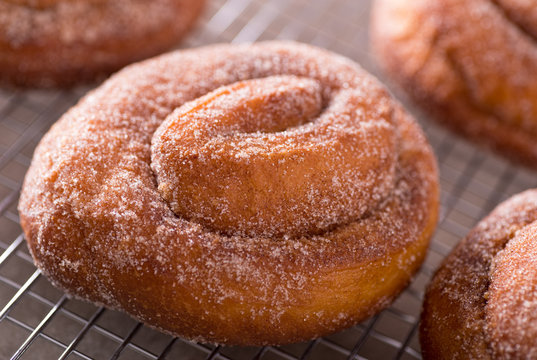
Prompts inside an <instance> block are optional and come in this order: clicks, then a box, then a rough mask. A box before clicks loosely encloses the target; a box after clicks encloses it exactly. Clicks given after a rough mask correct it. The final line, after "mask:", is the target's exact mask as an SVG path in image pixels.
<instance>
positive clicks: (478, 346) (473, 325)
mask: <svg viewBox="0 0 537 360" xmlns="http://www.w3.org/2000/svg"><path fill="white" fill-rule="evenodd" d="M536 238H537V190H529V191H526V192H523V193H521V194H519V195H516V196H514V197H512V198H511V199H509V200H507V201H505V202H504V203H502V204H500V205H499V206H498V207H497V208H496V209H495V210H494V211H493V212H492V213H491V214H490V215H489V216H488V217H486V218H485V219H484V220H482V221H481V222H480V223H479V224H478V225H477V226H476V227H475V228H474V229H473V230H472V231H471V232H470V234H468V236H467V237H466V238H465V239H464V240H463V241H462V242H461V243H460V244H459V245H458V246H457V247H456V248H455V250H453V252H452V253H451V254H450V255H449V256H448V258H447V259H446V260H445V261H444V263H443V264H442V266H441V267H440V269H439V270H438V272H437V273H436V274H435V276H434V278H433V280H432V282H431V283H430V285H429V286H428V289H427V292H426V296H425V301H424V305H423V313H422V322H421V328H420V340H421V347H422V351H423V357H424V359H537V242H536V240H535V239H536Z"/></svg>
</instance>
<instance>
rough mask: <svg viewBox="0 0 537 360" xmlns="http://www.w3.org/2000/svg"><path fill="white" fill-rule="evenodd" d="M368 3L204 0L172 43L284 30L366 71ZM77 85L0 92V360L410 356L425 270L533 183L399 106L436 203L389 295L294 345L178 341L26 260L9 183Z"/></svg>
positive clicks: (263, 36) (13, 184) (415, 350)
mask: <svg viewBox="0 0 537 360" xmlns="http://www.w3.org/2000/svg"><path fill="white" fill-rule="evenodd" d="M369 7H370V3H369V1H365V0H360V1H356V0H348V1H343V0H332V1H330V0H316V1H312V0H295V1H288V0H253V1H245V0H215V1H212V2H210V3H209V5H208V7H207V9H206V11H205V13H204V16H203V18H202V20H201V21H200V22H199V24H198V26H197V28H196V29H195V30H194V31H193V32H192V33H191V35H190V37H189V38H187V39H186V40H185V41H184V42H183V44H182V46H183V47H192V46H199V45H203V44H209V43H214V42H243V41H256V40H267V39H293V40H298V41H302V42H307V43H310V44H314V45H318V46H321V47H325V48H328V49H330V50H333V51H335V52H338V53H341V54H343V55H346V56H348V57H350V58H352V59H354V60H356V61H358V62H360V63H361V64H362V66H364V67H365V68H366V69H367V70H369V71H371V72H373V73H376V72H377V69H376V68H375V67H374V61H373V59H372V58H371V56H370V54H369V53H368V49H367V38H368V34H367V31H368V30H367V29H368V15H369ZM87 90H89V88H79V89H74V90H69V91H20V90H19V91H9V90H0V309H1V310H0V359H10V358H15V359H18V358H21V359H134V360H137V359H241V360H242V359H312V360H313V359H331V360H338V359H389V358H394V359H420V358H421V356H420V348H419V343H418V338H417V326H418V325H417V324H418V319H419V312H420V305H421V300H422V296H423V290H424V287H425V285H426V283H427V282H428V280H429V279H430V277H431V275H432V273H433V272H434V269H435V268H436V267H437V266H438V265H439V263H440V261H441V260H442V259H443V257H444V256H446V255H447V254H448V253H449V251H450V250H451V248H452V247H453V246H454V245H455V244H456V243H457V242H458V241H459V239H460V238H462V237H463V236H464V235H465V234H466V233H467V232H468V231H469V230H470V228H472V227H473V226H474V225H475V223H476V222H477V221H478V220H479V219H480V218H481V217H483V216H484V215H485V214H486V213H488V212H489V211H490V210H491V209H492V208H493V207H494V206H495V205H497V204H498V203H499V202H500V201H502V200H504V199H505V198H507V197H509V196H510V195H512V194H515V193H517V192H520V191H522V190H525V189H527V188H531V187H534V186H535V185H536V180H535V179H536V177H535V175H536V174H535V173H534V172H531V171H529V170H526V169H523V168H519V167H516V166H513V165H510V164H509V163H507V162H506V161H504V160H502V159H499V158H497V157H495V156H494V155H491V154H489V153H487V152H484V151H482V150H480V149H478V148H476V147H474V146H473V145H471V144H469V143H467V142H465V141H463V140H461V139H459V138H456V137H454V136H453V135H451V134H449V133H447V132H445V131H444V130H443V129H441V128H439V127H437V126H436V125H434V124H432V123H430V122H428V121H427V119H425V118H423V117H422V116H420V115H419V113H418V112H417V111H415V109H412V108H411V110H413V112H414V114H416V115H417V116H418V118H419V119H420V120H421V121H420V122H421V124H422V126H423V127H424V129H425V131H426V133H427V135H428V137H429V140H430V142H431V144H432V145H433V147H434V149H435V152H436V156H437V158H438V161H439V165H440V176H441V178H440V180H441V186H442V195H441V204H442V205H441V214H440V221H439V226H438V230H437V232H436V235H435V237H434V239H433V241H432V244H431V248H430V251H429V254H428V256H427V259H426V261H425V264H424V265H423V267H422V269H421V270H420V272H419V273H418V274H417V276H416V277H415V279H414V281H413V282H412V284H411V285H410V286H409V288H408V289H407V290H405V292H403V294H402V295H401V296H400V297H399V298H398V299H397V300H396V301H395V303H394V304H393V305H392V306H391V307H390V308H389V309H387V310H385V311H383V312H382V313H380V314H378V315H377V316H375V317H373V318H371V319H369V320H367V321H366V322H364V323H362V324H359V325H356V326H354V327H352V328H350V329H348V330H345V331H343V332H341V333H338V334H335V335H331V336H327V337H324V338H321V339H317V340H314V341H311V342H306V343H300V344H293V345H288V346H281V347H271V346H269V347H263V348H254V347H250V348H239V347H215V346H210V345H204V344H195V343H190V342H187V341H184V340H181V339H177V338H172V337H171V336H168V335H164V334H161V333H159V332H157V331H154V330H151V329H149V328H147V327H145V326H143V325H141V324H139V323H137V322H136V321H134V320H132V319H131V318H129V317H128V316H126V315H124V314H122V313H118V312H115V311H111V310H107V309H103V308H99V307H95V306H93V305H90V304H87V303H84V302H81V301H78V300H74V299H70V298H68V297H67V296H66V295H64V294H63V293H62V292H61V291H59V290H57V289H55V288H54V287H52V286H51V285H50V284H49V282H48V281H47V280H46V278H45V277H44V276H42V275H41V274H40V272H39V271H38V270H36V268H35V267H34V265H33V263H32V259H31V257H30V255H29V253H28V250H27V248H26V245H25V241H24V237H23V235H22V233H21V229H20V225H19V219H18V215H17V210H16V207H17V199H18V196H19V191H20V186H21V183H22V180H23V177H24V174H25V172H26V169H27V168H28V166H29V164H30V160H31V156H32V151H33V149H34V147H35V146H36V144H37V142H38V141H39V139H40V138H41V136H42V135H43V134H44V132H45V131H46V130H47V129H48V128H49V126H50V125H51V124H52V123H53V122H54V121H56V120H57V119H58V118H59V116H60V115H61V114H62V113H63V112H64V111H65V110H67V109H68V108H69V107H71V106H72V105H73V104H74V103H75V102H76V101H77V100H78V99H79V98H80V97H81V96H82V95H83V94H84V93H85V92H86V91H87Z"/></svg>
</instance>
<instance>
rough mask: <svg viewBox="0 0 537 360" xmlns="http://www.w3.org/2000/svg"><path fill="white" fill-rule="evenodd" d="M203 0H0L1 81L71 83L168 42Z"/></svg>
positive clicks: (153, 52)
mask: <svg viewBox="0 0 537 360" xmlns="http://www.w3.org/2000/svg"><path fill="white" fill-rule="evenodd" d="M204 2H205V0H152V1H146V0H0V83H4V84H8V85H13V84H14V85H21V86H36V87H51V86H70V85H74V84H78V83H81V82H85V81H92V80H95V79H96V78H98V77H101V76H104V75H107V74H110V73H111V72H113V71H116V70H118V69H120V68H121V67H123V66H125V65H127V64H129V63H131V62H134V61H138V60H141V59H144V58H147V57H149V56H153V55H156V54H158V53H160V52H163V51H164V50H167V49H169V48H170V47H172V46H173V45H174V44H176V43H177V42H178V40H179V39H180V38H181V37H182V36H183V34H184V33H185V32H186V31H187V30H188V29H189V28H190V27H191V25H192V23H193V22H194V20H195V19H196V18H197V17H198V15H199V13H200V11H201V9H202V7H203V4H204Z"/></svg>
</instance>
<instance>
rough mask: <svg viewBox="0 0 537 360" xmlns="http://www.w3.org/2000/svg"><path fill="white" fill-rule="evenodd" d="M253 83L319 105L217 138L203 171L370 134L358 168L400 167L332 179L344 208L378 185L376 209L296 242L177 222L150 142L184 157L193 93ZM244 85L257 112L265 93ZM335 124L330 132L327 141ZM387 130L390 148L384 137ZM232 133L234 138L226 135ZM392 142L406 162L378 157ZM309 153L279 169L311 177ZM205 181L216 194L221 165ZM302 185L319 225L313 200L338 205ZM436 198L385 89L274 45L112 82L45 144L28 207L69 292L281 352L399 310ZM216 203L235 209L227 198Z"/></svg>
mask: <svg viewBox="0 0 537 360" xmlns="http://www.w3.org/2000/svg"><path fill="white" fill-rule="evenodd" d="M250 79H259V83H257V82H254V84H263V83H264V82H266V84H267V87H268V88H272V89H273V90H271V91H270V94H275V93H276V94H277V93H278V91H279V90H278V89H280V88H281V87H283V88H285V89H286V90H282V91H283V93H284V94H289V93H290V92H291V93H292V92H293V91H296V92H297V93H300V94H302V95H300V96H304V100H303V101H306V102H309V105H306V106H303V105H304V104H301V101H299V100H297V99H292V98H291V99H287V100H285V102H284V104H292V106H291V107H292V108H294V109H296V107H298V108H299V109H303V110H304V111H305V114H306V117H305V119H302V120H298V122H294V124H293V126H291V127H287V125H289V124H286V125H285V126H284V128H281V127H279V125H278V126H276V125H274V126H276V127H275V128H274V127H273V126H272V125H270V121H269V124H268V125H267V124H264V125H263V124H261V125H260V124H256V125H255V126H253V129H250V130H255V129H259V128H263V126H266V127H267V128H264V130H266V131H254V132H249V131H247V132H243V130H240V129H239V130H233V131H231V133H230V134H231V135H230V134H227V135H223V134H222V133H216V134H212V135H210V136H209V135H204V137H203V141H202V142H201V148H202V149H205V148H206V149H207V151H205V152H203V156H201V155H200V157H206V158H207V159H205V158H204V159H203V161H202V164H205V162H206V161H209V160H208V159H209V158H210V159H212V160H211V161H213V160H214V163H218V162H226V161H227V159H228V158H229V154H230V153H231V154H233V156H232V159H233V160H234V161H235V160H236V161H238V162H239V163H241V164H243V163H244V164H246V165H245V166H247V165H248V163H249V162H250V161H253V160H252V159H253V158H255V157H256V156H260V154H261V155H262V154H270V153H273V152H278V153H282V154H284V155H285V154H288V153H290V152H291V150H292V149H295V147H296V146H298V145H300V144H296V143H298V141H297V140H296V139H298V138H300V137H301V136H304V137H305V136H307V140H308V142H309V144H310V145H308V146H309V147H312V148H315V147H318V146H325V147H326V144H331V141H333V140H332V139H331V138H333V137H334V136H335V137H338V136H341V137H351V138H353V137H356V138H357V139H359V145H353V146H351V147H350V148H349V149H341V150H340V151H341V152H342V153H345V152H349V153H350V154H354V156H355V157H356V158H357V159H358V160H359V159H381V160H383V161H386V163H387V164H388V165H387V166H385V168H386V170H387V171H385V172H380V173H379V171H378V169H379V167H376V166H372V167H368V165H367V164H363V167H362V169H366V171H362V172H360V168H358V169H354V168H348V169H347V168H344V169H340V168H336V167H333V168H328V169H327V170H326V173H325V174H324V176H323V177H322V178H321V181H322V182H324V183H322V184H321V185H322V186H323V187H324V188H325V189H324V190H323V191H324V192H325V193H329V192H327V191H328V190H330V189H331V190H332V191H333V192H334V194H335V195H333V197H335V196H336V195H338V194H339V192H341V191H347V195H348V196H357V197H361V196H364V194H363V191H361V190H360V189H362V188H364V187H370V188H371V189H372V190H371V194H366V195H365V196H366V198H367V197H368V196H369V200H366V201H365V202H362V199H350V200H345V201H344V202H343V203H344V205H347V204H363V208H360V209H358V210H354V209H349V213H352V215H351V216H350V217H348V218H343V219H344V220H343V221H342V222H341V223H338V222H336V223H334V221H333V219H336V220H337V219H338V218H340V217H341V215H337V216H334V217H333V218H330V219H329V220H328V222H329V224H330V226H329V227H328V228H321V231H313V232H309V231H308V230H307V229H305V230H304V231H303V232H302V233H295V234H293V236H289V235H288V234H286V233H285V231H284V232H282V233H278V232H277V231H275V228H274V227H272V226H271V224H267V229H268V230H267V231H266V232H262V233H261V235H256V236H251V235H249V234H247V233H246V234H244V233H241V232H238V233H235V234H226V233H223V232H221V231H216V230H213V229H211V227H210V226H207V225H205V224H203V223H202V222H201V221H200V222H196V221H194V220H191V219H189V218H186V217H184V216H181V214H180V213H174V212H173V211H172V208H173V207H174V206H173V202H170V201H167V200H165V199H164V198H163V194H164V192H163V189H162V188H161V189H160V191H159V181H161V180H159V179H158V177H159V176H161V174H158V173H163V174H164V176H165V177H170V178H171V179H172V181H171V183H170V185H168V186H170V187H173V186H175V183H174V181H175V179H174V178H173V176H172V175H173V174H170V173H169V172H170V171H171V170H170V169H168V168H166V167H165V161H163V160H162V158H159V156H160V155H155V153H152V148H151V143H152V142H153V146H154V149H155V147H159V146H161V145H162V146H163V148H162V149H163V150H162V149H161V150H162V151H163V152H162V153H161V155H162V156H170V152H173V151H174V149H173V146H172V148H169V147H166V146H167V145H169V144H166V143H168V140H166V141H162V140H163V139H165V136H164V135H163V134H164V133H165V131H166V129H167V126H168V125H169V124H170V122H173V121H175V120H176V119H178V118H180V117H181V116H183V115H181V113H188V112H189V111H190V110H192V109H194V108H196V104H197V103H196V101H198V100H196V99H203V96H204V95H206V94H208V93H210V92H211V91H215V90H216V91H217V94H219V93H218V92H219V91H223V92H224V93H227V92H228V91H231V92H233V91H232V90H233V89H234V88H233V87H234V86H238V87H239V89H235V91H239V92H240V87H241V85H240V84H241V82H242V81H247V80H250ZM234 84H235V85H234ZM236 84H239V85H236ZM304 84H306V85H307V87H308V90H304ZM310 86H311V87H312V89H309V87H310ZM230 87H231V88H230ZM217 89H219V90H217ZM274 89H275V90H274ZM289 89H291V90H289ZM292 89H294V90H292ZM280 90H281V89H280ZM245 91H246V96H245V97H243V99H244V100H245V101H247V100H248V99H249V95H250V94H252V91H253V92H255V91H256V90H255V87H253V88H248V89H246V90H245ZM261 93H263V91H261ZM243 95H245V94H243ZM219 96H220V95H219ZM271 96H272V95H271ZM274 96H276V97H277V95H274ZM238 98H239V99H240V98H241V97H240V96H239V97H238ZM262 98H266V97H265V96H262ZM223 99H224V100H222V104H220V105H219V106H218V109H219V110H218V111H219V112H218V116H216V118H219V117H220V116H222V114H225V109H226V104H227V106H230V104H231V105H233V104H235V105H237V104H236V101H235V102H234V100H233V98H225V97H224V98H223ZM308 99H309V100H308ZM319 99H321V103H322V104H319V103H318V102H319ZM193 100H194V101H193ZM189 101H193V102H191V103H189ZM240 103H241V101H239V105H240ZM268 104H269V105H270V101H269V102H268ZM235 105H233V106H235ZM319 105H322V106H319ZM349 105H352V106H349ZM271 106H274V105H271ZM284 106H285V105H284ZM311 106H313V108H311V109H310V107H311ZM269 107H270V106H269ZM306 108H307V109H310V110H311V111H310V110H308V111H306V110H305V109H306ZM189 109H190V110H189ZM222 109H223V110H222ZM265 110H267V109H265ZM269 110H270V109H269ZM280 110H281V109H280ZM280 110H274V111H276V113H277V112H278V111H280ZM244 111H246V112H248V111H250V110H248V109H246V110H244ZM271 111H272V110H271ZM271 111H268V112H267V113H268V114H270V113H271ZM281 111H283V112H284V113H286V114H289V113H292V112H293V110H292V109H291V110H289V109H283V110H281ZM301 111H302V110H301ZM191 113H192V112H191ZM192 114H195V116H193V118H196V117H200V121H199V122H196V121H193V123H192V124H189V123H188V121H187V120H183V122H184V125H185V126H186V128H188V129H191V128H192V127H194V128H195V127H196V126H202V125H203V126H205V125H207V124H209V123H208V121H209V120H210V119H209V118H211V117H212V115H209V114H205V113H204V112H203V111H198V112H193V113H192ZM179 115H181V116H179ZM178 116H179V117H178ZM185 116H186V115H185ZM248 116H252V115H251V114H250V115H248ZM167 118H168V120H166V119H167ZM265 118H268V119H272V120H271V121H275V118H274V117H271V116H266V117H265ZM328 119H330V121H331V122H330V121H329V120H328ZM278 121H281V120H278ZM204 124H205V125H204ZM273 124H275V123H273ZM320 125H322V126H324V127H325V128H329V129H330V131H327V132H318V131H315V128H316V127H317V126H320ZM207 126H209V128H210V125H207ZM159 127H160V129H159ZM375 128H376V129H377V130H378V129H380V131H384V133H385V134H386V135H388V136H389V137H388V138H387V139H381V138H379V135H378V134H376V133H374V132H373V131H372V130H371V129H375ZM157 129H159V130H157ZM267 129H268V130H270V129H272V130H274V129H276V130H277V131H276V132H270V131H268V130H267ZM172 130H174V129H172ZM174 131H175V130H174ZM174 131H172V135H177V133H179V131H178V132H174ZM200 131H201V130H200ZM203 131H206V130H203ZM219 131H220V130H219ZM209 133H210V131H209ZM224 133H225V132H224ZM187 135H188V136H192V133H187V134H186V135H185V136H187ZM221 137H228V138H229V142H227V141H223V142H217V140H218V141H220V138H221ZM260 139H261V140H263V141H261V140H260ZM276 139H277V140H284V141H280V142H278V143H276ZM194 140H196V136H194ZM194 140H193V141H194ZM213 141H214V142H213ZM264 141H267V142H268V143H269V144H271V146H267V145H266V143H265V142H264ZM271 141H272V142H271ZM161 142H164V144H162V143H161ZM382 143H385V144H388V145H389V147H391V148H392V149H393V151H394V153H389V154H388V153H387V152H386V150H385V149H383V148H379V146H380V145H379V144H382ZM171 144H172V145H173V144H175V143H174V142H171ZM334 144H337V143H334ZM196 145H199V144H197V143H196ZM334 146H336V145H334ZM178 147H179V146H178ZM154 149H153V150H154ZM196 149H197V148H196V147H193V148H192V149H190V150H189V149H188V148H187V147H184V148H180V147H179V149H178V152H181V151H183V152H187V151H201V150H196ZM224 150H226V151H224ZM227 150H229V152H227ZM327 151H329V153H330V154H333V155H334V157H336V160H337V157H338V156H343V155H340V154H337V153H333V152H330V146H328V147H327ZM307 154H308V153H307V152H306V151H302V150H300V151H295V152H293V154H292V156H290V157H285V156H289V155H285V156H284V157H282V158H281V161H282V163H283V165H282V167H284V166H287V165H286V164H287V163H289V166H300V164H301V163H302V161H304V159H305V156H306V155H307ZM152 156H153V159H152ZM155 156H156V157H155ZM291 164H294V165H291ZM328 164H329V165H330V164H332V163H331V162H328ZM203 171H205V172H207V174H206V175H205V176H207V178H208V179H212V180H213V181H214V183H215V184H216V186H217V185H218V183H219V180H220V179H219V178H218V176H216V175H217V174H218V169H217V168H214V169H213V168H209V167H208V168H205V169H203ZM251 171H254V168H253V167H252V168H251ZM157 174H158V175H157ZM356 174H358V175H356ZM353 176H354V177H356V176H358V177H359V178H360V181H359V182H358V184H351V190H350V191H349V190H347V189H344V188H342V186H343V185H342V184H345V183H348V179H349V178H350V179H353ZM161 184H162V181H161ZM352 186H356V187H357V188H356V189H357V190H353V189H352ZM304 188H305V189H306V190H307V191H306V197H305V198H304V202H306V203H307V204H309V205H310V206H309V208H308V209H309V211H311V212H312V213H313V216H312V217H313V218H314V219H317V218H319V216H315V215H316V214H315V212H316V209H315V208H314V207H312V206H311V205H312V204H315V203H316V202H317V203H319V204H320V205H319V209H320V210H319V212H320V213H322V214H326V212H327V209H328V210H330V209H332V208H333V209H335V210H334V211H336V212H337V211H339V209H340V208H341V204H338V203H328V202H326V200H325V196H326V195H322V194H321V191H320V190H319V189H317V188H315V187H312V186H309V185H308V184H305V185H304ZM172 190H173V189H172ZM437 191H438V189H437V173H436V166H435V161H434V158H433V156H432V152H431V149H430V147H429V146H428V144H427V142H426V141H425V139H424V137H423V134H422V133H421V131H420V130H419V128H418V127H417V125H416V124H415V123H414V121H413V120H412V119H411V118H410V117H409V116H408V115H407V114H406V113H405V112H404V111H403V110H402V108H401V107H400V105H398V104H397V103H396V102H394V101H393V100H392V99H391V98H390V97H389V95H388V94H387V92H386V90H385V89H384V88H383V87H381V86H380V85H379V84H378V82H377V81H376V80H375V79H374V78H372V77H371V76H370V75H368V74H367V73H365V72H364V71H363V70H362V69H361V68H359V67H358V66H357V65H356V64H354V63H353V62H351V61H349V60H347V59H345V58H343V57H339V56H337V55H334V54H331V53H329V52H326V51H323V50H320V49H316V48H313V47H310V46H306V45H301V44H297V43H287V42H269V43H261V44H255V45H239V46H231V45H216V46H211V47H206V48H200V49H195V50H187V51H180V52H174V53H171V54H168V55H164V56H161V57H157V58H155V59H151V60H148V61H145V62H142V63H139V64H135V65H132V66H129V67H127V68H126V69H124V70H122V71H121V72H119V73H118V74H116V75H114V76H113V77H112V78H111V79H110V80H108V81H107V82H106V83H104V84H103V85H102V86H101V87H100V88H98V89H97V90H95V91H93V92H91V93H89V94H88V95H87V96H86V97H85V98H83V99H82V100H81V101H80V103H79V104H78V105H77V106H75V107H73V108H72V109H71V110H69V111H68V112H67V113H66V114H65V115H64V116H63V117H62V119H60V120H59V121H58V122H57V123H56V124H55V125H54V126H53V127H52V128H51V130H50V131H49V132H48V133H47V134H46V135H45V137H44V138H43V139H42V141H41V143H40V144H39V146H38V148H37V149H36V152H35V155H34V159H33V161H32V165H31V167H30V170H29V172H28V174H27V177H26V179H25V183H24V189H23V192H22V196H21V200H20V202H19V212H20V214H21V223H22V226H23V228H24V230H25V234H26V236H27V239H28V242H29V245H30V249H31V252H32V254H33V256H34V259H35V261H36V263H37V265H38V266H39V267H40V268H41V269H42V270H43V271H44V272H45V273H46V274H47V275H48V276H49V277H50V278H51V279H52V281H54V282H55V283H56V284H57V285H58V286H60V287H62V288H64V289H66V290H67V291H68V292H69V293H72V294H75V295H76V296H79V297H82V298H86V299H90V300H92V301H94V302H98V303H103V304H106V305H107V306H111V307H115V308H119V309H122V310H124V311H126V312H128V313H129V314H131V315H132V316H135V317H136V318H138V319H140V320H142V321H144V322H146V323H148V324H150V325H152V326H155V327H158V328H161V329H164V330H165V331H168V332H171V333H174V334H176V335H181V336H184V337H187V338H191V339H196V340H204V341H212V342H220V343H243V342H244V343H246V342H247V343H255V344H266V343H275V342H289V341H298V340H300V339H306V338H311V337H315V336H319V335H322V334H325V333H328V332H331V331H335V330H337V329H341V328H342V327H345V326H350V325H352V324H353V323H355V322H357V321H359V320H361V319H363V318H365V317H367V316H369V315H371V314H373V313H374V312H376V311H378V310H380V309H381V308H383V307H385V306H386V305H387V304H389V303H390V301H391V300H392V299H393V298H394V296H395V295H396V294H397V293H398V292H399V291H401V290H402V289H403V288H404V286H405V285H406V283H407V282H408V280H409V278H410V277H411V276H412V274H413V273H414V272H415V271H416V270H417V268H418V266H419V264H420V263H421V261H422V260H423V257H424V255H425V250H426V248H427V244H428V240H429V237H430V235H431V233H432V230H433V227H434V223H435V220H436V213H437V203H438V197H437V196H438V193H437ZM194 194H195V192H194ZM320 194H321V195H320ZM224 195H225V194H224ZM223 203H225V201H223ZM216 209H217V211H220V212H221V216H224V215H226V207H225V205H221V204H219V205H217V206H216ZM202 210H203V209H202ZM280 210H282V211H283V209H280ZM288 211H289V212H293V211H294V209H293V208H292V207H291V208H289V209H288ZM282 216H286V215H285V214H282ZM199 217H200V218H201V217H203V212H202V213H200V215H199ZM239 220H241V219H239ZM267 234H274V236H268V235H267ZM356 284H360V285H359V286H358V288H356V287H357V285H356ZM362 284H363V285H362Z"/></svg>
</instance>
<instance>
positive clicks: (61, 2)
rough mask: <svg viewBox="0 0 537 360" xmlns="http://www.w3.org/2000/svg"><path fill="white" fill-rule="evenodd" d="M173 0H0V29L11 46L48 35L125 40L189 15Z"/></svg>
mask: <svg viewBox="0 0 537 360" xmlns="http://www.w3.org/2000/svg"><path fill="white" fill-rule="evenodd" d="M174 1H175V2H176V1H177V0H157V1H151V2H147V1H139V0H114V1H106V0H76V1H73V0H56V1H42V0H39V1H31V0H28V1H5V0H4V1H0V29H2V33H3V34H2V37H3V38H4V37H5V41H7V43H8V44H9V45H10V46H12V47H15V48H16V47H20V46H24V45H26V44H32V43H35V44H39V42H40V41H41V39H46V38H50V37H54V38H55V39H57V40H59V41H61V42H62V43H64V44H65V45H66V46H67V45H74V46H80V45H81V44H88V45H91V44H95V43H99V42H102V41H103V39H109V38H114V39H117V38H124V39H125V40H128V39H130V38H131V37H145V36H147V34H150V33H151V32H157V31H159V29H160V28H161V26H162V24H163V23H169V22H171V21H177V22H185V20H186V19H188V18H189V17H191V14H190V13H189V10H188V7H185V11H183V12H181V13H177V12H174V11H170V5H169V4H168V3H170V2H171V3H173V2H174ZM132 24H136V26H132ZM90 56H99V55H98V54H97V55H90Z"/></svg>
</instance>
